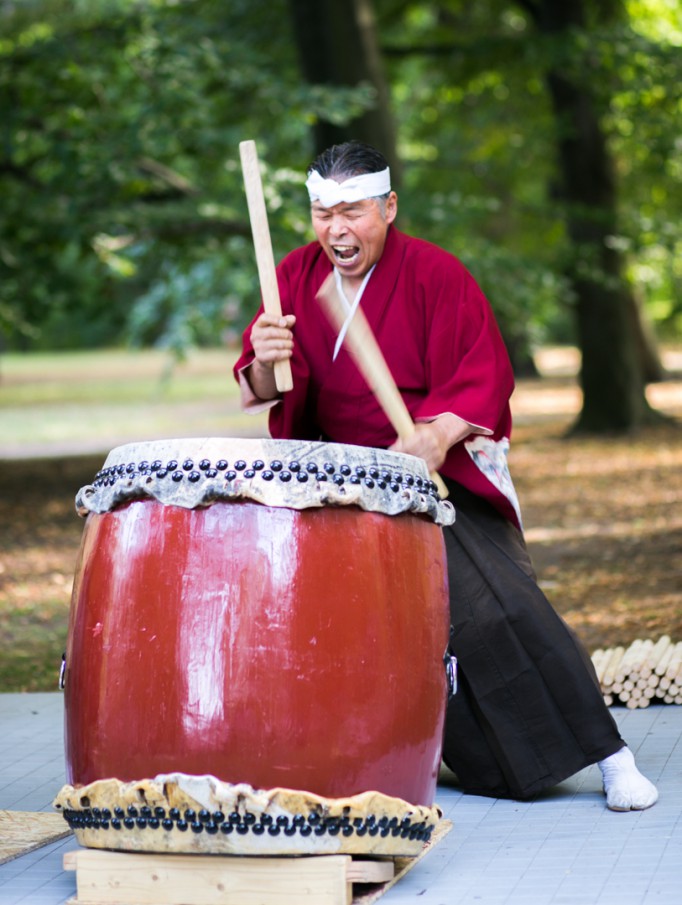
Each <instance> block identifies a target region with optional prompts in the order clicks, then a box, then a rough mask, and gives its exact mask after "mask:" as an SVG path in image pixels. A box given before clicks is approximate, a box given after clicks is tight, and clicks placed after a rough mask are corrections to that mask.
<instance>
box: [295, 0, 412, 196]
mask: <svg viewBox="0 0 682 905" xmlns="http://www.w3.org/2000/svg"><path fill="white" fill-rule="evenodd" d="M290 9H291V15H292V20H293V24H294V34H295V37H296V43H297V46H298V52H299V57H300V61H301V70H302V72H303V75H304V78H305V79H306V81H307V82H308V83H309V84H311V85H339V86H346V87H356V86H357V85H359V84H360V83H362V82H366V83H368V84H370V85H372V87H373V88H374V91H375V92H376V104H375V106H374V107H373V108H372V109H371V110H369V111H367V112H366V113H364V114H362V115H361V116H359V117H357V118H356V119H354V120H352V121H351V122H349V123H347V124H346V125H338V124H336V123H333V122H331V121H330V120H327V119H324V118H322V117H320V119H318V121H317V122H316V123H315V125H314V127H313V131H314V139H315V150H316V153H320V152H321V151H324V150H325V149H326V148H328V147H330V146H331V145H333V144H338V143H339V142H344V141H350V140H351V139H357V140H358V141H363V142H365V143H366V144H369V145H372V146H373V147H375V148H377V150H379V151H381V153H382V154H383V155H384V157H386V159H387V160H388V162H389V165H390V167H391V176H392V182H393V184H394V185H397V184H398V183H399V181H400V173H401V165H400V161H399V159H398V154H397V151H396V130H395V124H394V121H393V118H392V116H391V112H390V98H389V89H388V84H387V81H386V78H385V75H384V69H383V64H382V60H381V54H380V51H379V45H378V42H377V35H376V27H375V22H374V12H373V9H372V4H371V0H351V2H349V3H333V2H331V0H290Z"/></svg>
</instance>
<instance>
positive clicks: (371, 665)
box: [65, 441, 449, 806]
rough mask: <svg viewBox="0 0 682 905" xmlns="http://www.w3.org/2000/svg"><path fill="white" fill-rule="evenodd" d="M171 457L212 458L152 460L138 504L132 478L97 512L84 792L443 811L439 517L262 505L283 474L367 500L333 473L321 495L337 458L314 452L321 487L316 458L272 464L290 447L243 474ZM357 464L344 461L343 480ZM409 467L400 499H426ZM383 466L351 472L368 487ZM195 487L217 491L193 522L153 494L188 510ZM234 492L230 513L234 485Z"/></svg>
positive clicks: (87, 591)
mask: <svg viewBox="0 0 682 905" xmlns="http://www.w3.org/2000/svg"><path fill="white" fill-rule="evenodd" d="M168 442H169V443H170V442H171V441H168ZM172 442H174V443H176V444H180V443H183V442H184V443H185V444H186V443H188V442H195V443H199V444H203V446H201V453H200V454H203V458H199V456H198V455H197V454H196V453H195V454H194V455H192V456H191V457H190V458H189V459H187V458H186V459H185V462H184V466H183V462H182V458H181V457H179V456H178V455H177V449H175V448H174V449H172V450H171V452H170V453H169V452H168V451H167V450H163V451H161V452H160V453H159V454H158V456H157V457H156V459H154V451H152V453H151V454H149V455H145V457H144V460H143V461H140V459H139V455H140V454H138V457H137V461H135V462H133V463H128V464H129V465H130V464H133V465H134V466H135V469H133V471H130V469H129V470H128V472H126V473H125V474H126V477H125V478H124V484H126V482H127V484H126V486H129V487H130V488H131V492H130V493H129V494H127V495H126V493H124V492H122V491H121V490H120V486H121V483H120V481H119V488H118V489H116V490H115V500H114V501H113V504H111V503H112V501H111V500H110V502H109V504H107V506H108V508H106V510H105V511H94V509H95V508H96V507H91V508H90V509H89V512H88V515H87V522H86V526H85V531H84V535H83V542H82V546H81V553H80V558H79V562H78V565H77V571H76V580H75V584H74V592H73V601H72V609H71V617H70V627H69V637H68V644H67V654H66V673H65V695H66V698H65V708H66V761H67V771H68V777H69V782H70V783H72V784H74V785H77V786H80V785H86V784H89V783H91V782H94V781H95V780H100V779H104V778H107V777H115V778H117V779H119V780H122V781H133V780H138V779H140V778H142V777H153V776H155V775H156V774H162V773H169V772H172V771H179V772H182V773H186V774H192V775H205V774H211V775H213V776H215V777H217V778H218V779H220V780H224V781H226V782H229V783H248V784H250V785H251V786H253V787H254V788H261V789H266V788H275V787H287V788H290V789H303V790H307V791H310V792H312V793H315V794H317V795H322V796H331V797H341V796H349V795H354V794H357V793H360V792H364V791H367V790H377V791H379V792H382V793H385V794H387V795H390V796H395V797H398V798H402V799H404V800H406V801H408V802H411V803H414V804H424V805H427V806H430V805H431V804H432V802H433V797H434V793H435V786H436V779H437V775H438V768H439V764H440V752H441V736H442V730H443V720H444V714H445V703H446V694H447V689H446V676H445V669H444V665H443V655H444V652H445V649H446V646H447V640H448V626H449V617H448V604H447V578H446V570H445V554H444V547H443V540H442V532H441V529H440V527H439V525H438V524H436V523H435V522H434V520H433V518H432V517H430V516H429V514H428V513H427V512H415V511H404V512H401V513H400V514H385V513H384V512H382V511H368V510H366V509H363V508H360V504H359V503H358V502H352V503H351V504H350V505H337V504H335V503H334V502H333V499H332V498H329V500H328V503H325V504H324V505H320V503H319V497H317V496H315V499H314V501H313V502H312V504H311V505H310V506H303V507H300V508H296V507H294V506H293V505H291V501H290V505H279V504H277V505H271V504H269V503H267V502H265V503H264V502H261V501H255V499H254V498H253V497H256V498H258V499H261V498H262V494H261V491H260V490H258V489H256V490H255V491H254V492H253V493H252V492H249V493H247V492H246V484H247V483H248V482H250V485H249V486H250V487H260V486H261V485H255V484H254V482H255V481H256V480H260V481H262V482H263V485H265V484H267V483H268V482H270V483H271V484H272V485H273V486H275V485H276V486H277V487H279V486H280V485H281V484H282V483H284V482H282V481H281V480H280V478H279V475H280V474H281V473H282V472H284V473H285V474H288V475H289V478H287V479H286V481H287V482H289V483H292V482H295V483H293V484H292V488H293V490H292V488H289V489H288V490H287V492H293V491H295V494H299V491H301V488H303V485H304V484H305V483H308V484H311V482H312V483H313V484H314V485H315V487H316V488H318V489H319V484H318V483H316V480H317V478H320V483H324V484H328V485H329V487H326V486H325V487H323V492H324V493H325V494H332V496H333V493H336V492H337V491H338V490H340V489H343V486H346V489H347V493H348V494H349V495H350V496H351V499H353V497H352V487H351V485H350V482H343V483H342V484H341V485H339V484H334V483H333V481H331V480H329V478H330V477H331V476H332V475H331V472H330V471H329V469H327V480H325V481H322V480H321V476H322V475H323V474H325V472H324V471H322V470H321V469H322V467H323V465H322V463H323V462H325V461H326V460H327V459H329V458H330V455H329V450H328V447H329V446H330V445H327V448H326V449H325V451H324V452H322V453H320V448H321V446H324V445H322V444H314V447H315V453H316V455H315V457H316V460H317V461H316V462H315V463H313V464H314V465H315V468H316V469H318V471H316V472H313V469H312V468H310V469H307V466H306V463H305V455H304V454H303V453H302V451H301V446H305V444H297V445H296V449H295V450H293V451H291V455H293V454H295V455H296V457H297V458H296V459H294V460H292V461H289V459H291V455H290V456H289V457H287V456H286V451H285V453H283V452H282V449H281V447H282V444H281V443H278V448H277V449H276V450H275V451H274V453H276V458H273V449H272V448H269V447H268V446H267V444H268V443H270V444H274V443H275V442H276V441H221V442H222V443H223V444H225V443H229V442H231V443H233V444H234V443H239V444H242V446H243V445H244V444H246V446H247V447H248V448H247V450H246V453H244V452H243V450H242V449H241V447H240V450H241V451H240V452H239V453H238V454H239V455H240V458H239V459H235V455H236V454H235V452H234V450H230V453H231V454H230V455H224V456H222V457H221V453H220V451H216V450H215V449H213V448H211V449H210V450H209V453H210V455H211V457H210V458H207V457H206V449H205V446H206V443H207V442H209V441H172ZM210 442H211V443H212V444H214V445H215V444H219V442H220V441H210ZM249 443H254V444H255V443H258V447H257V449H255V450H254V449H252V448H251V447H250V446H249ZM309 445H311V446H312V445H313V444H309ZM139 446H144V447H149V446H153V444H140V445H139ZM264 446H265V449H264V450H263V447H264ZM120 449H121V450H124V453H123V454H121V455H119V456H118V458H119V459H120V462H114V465H113V466H112V465H109V466H106V467H105V469H103V472H101V473H100V476H98V480H99V485H100V489H96V490H93V488H85V490H88V491H91V493H90V498H92V497H93V495H94V496H96V495H97V494H100V495H101V493H104V492H105V490H106V487H107V485H109V484H113V483H114V482H113V481H109V477H110V472H109V473H108V472H107V468H109V469H111V468H112V467H114V468H115V469H116V470H119V469H120V465H121V463H124V462H126V461H127V460H128V459H129V458H130V455H131V454H130V452H129V451H128V448H127V447H122V448H120ZM136 449H137V447H136ZM339 449H341V452H340V453H339V452H338V450H339ZM349 449H351V450H352V449H354V448H348V447H346V448H344V447H335V450H336V454H337V456H338V457H339V458H340V459H343V460H344V461H343V462H342V463H341V464H346V462H345V460H346V459H347V458H348V450H349ZM144 452H145V453H149V450H148V449H145V450H144ZM374 452H375V451H370V450H363V451H362V453H363V454H364V455H365V456H366V455H367V454H369V453H374ZM379 452H380V451H379ZM114 453H118V451H114ZM114 453H112V456H114ZM247 454H248V458H247ZM311 455H312V453H311ZM381 455H383V456H384V458H385V457H386V456H387V455H390V454H387V453H381ZM393 455H395V454H393ZM261 456H262V458H261ZM110 458H111V457H110ZM114 458H116V457H114ZM400 458H401V459H406V460H409V464H410V466H411V467H412V469H414V468H415V463H416V462H417V460H413V459H412V458H411V457H406V456H405V457H400ZM199 461H201V463H202V465H200V466H197V465H196V464H195V463H198V462H199ZM107 462H109V460H107ZM159 462H161V465H158V464H157V463H159ZM177 462H179V463H180V464H179V465H178V464H177ZM190 462H191V466H190V465H188V463H190ZM207 463H208V464H207ZM223 463H227V464H225V465H223ZM233 463H235V465H236V469H234V468H232V467H231V466H232V465H233ZM105 464H106V463H105ZM326 464H329V463H326ZM391 464H392V465H393V466H394V467H393V469H392V471H391V472H390V477H391V478H396V477H400V478H401V481H400V482H399V483H400V486H401V490H400V491H391V490H390V487H388V486H387V487H385V488H384V490H385V492H388V493H389V494H393V496H394V497H395V496H397V495H398V494H399V493H402V490H409V491H410V493H412V490H413V486H412V485H409V486H408V485H407V484H406V483H405V482H406V479H405V478H403V473H402V472H400V473H398V474H397V473H396V470H395V462H393V461H392V462H391ZM168 465H170V466H173V465H175V466H176V470H175V471H173V469H172V467H171V468H168V467H167V466H168ZM254 465H255V468H254V467H252V466H254ZM270 465H272V466H273V468H270V467H269V466H270ZM153 466H156V468H155V469H154V467H153ZM246 466H249V467H246ZM301 466H303V468H301ZM334 467H335V468H336V467H337V466H336V465H335V466H334ZM338 467H340V466H338ZM371 467H372V466H371V464H370V465H369V466H367V465H362V466H357V465H351V466H350V468H351V469H360V472H361V473H362V472H365V475H364V476H363V477H362V481H363V482H364V481H366V480H367V476H366V472H367V471H368V469H369V468H371ZM348 468H349V466H348V465H346V468H345V469H344V471H346V472H347V470H348ZM146 470H147V471H148V473H147V474H145V471H146ZM202 470H203V472H204V473H208V474H207V475H206V474H202ZM254 472H255V474H254ZM140 473H141V478H140ZM159 473H161V474H160V476H159ZM214 473H215V474H214ZM301 473H304V474H308V475H309V476H311V477H310V478H309V480H308V481H307V482H304V481H301V480H299V478H298V477H297V475H299V474H301ZM355 473H356V472H355V471H351V474H355ZM131 474H132V478H130V477H128V476H129V475H131ZM196 474H199V476H200V477H199V478H196V479H195V480H196V483H201V482H204V483H205V484H206V485H207V487H208V490H207V491H205V492H204V493H203V497H202V500H201V502H200V504H199V505H197V506H192V507H188V505H187V499H186V498H184V497H183V498H182V499H178V501H177V503H173V502H169V501H168V499H167V498H163V494H161V492H159V493H158V494H152V493H150V491H149V489H148V488H149V484H150V483H152V482H147V481H146V478H147V477H151V478H152V479H153V481H156V482H160V483H163V486H164V487H168V488H170V490H168V491H164V493H169V494H170V493H171V491H172V490H173V486H172V482H173V481H174V480H175V481H176V483H178V484H182V482H184V485H183V486H189V484H190V483H191V482H190V479H189V476H190V475H196ZM102 475H104V477H102ZM173 475H179V477H176V478H174V477H173ZM269 475H272V477H269ZM345 477H346V478H347V477H348V474H346V476H345ZM117 480H118V479H117ZM370 480H371V479H370ZM218 481H221V482H223V483H222V484H219V485H218V484H216V485H215V486H214V485H213V484H212V483H211V482H218ZM240 481H241V482H242V485H240V483H239V482H240ZM164 482H165V483H164ZM378 482H379V483H381V478H379V479H378ZM96 483H97V481H96ZM375 483H376V481H375ZM393 483H395V482H393ZM299 484H300V485H301V486H300V487H299V486H298V485H299ZM227 485H229V486H230V488H231V489H230V492H229V494H228V495H227V496H225V494H224V493H223V495H222V498H220V494H219V493H218V492H217V491H216V487H219V488H224V487H225V486H227ZM364 486H365V485H364V483H363V487H364ZM424 486H426V484H424ZM140 487H142V488H146V491H145V492H144V493H143V492H141V491H140ZM303 489H304V490H305V489H306V488H303ZM373 489H375V488H370V490H373ZM332 491H333V493H332ZM106 492H107V493H108V492H109V491H106ZM177 492H178V494H180V491H177ZM82 493H83V491H81V494H82ZM316 493H317V490H316V491H315V494H316ZM315 494H314V495H315ZM171 495H172V494H171ZM427 495H428V494H427ZM126 496H127V497H128V498H126ZM421 496H422V503H423V501H424V500H423V498H424V494H421ZM392 498H393V497H392ZM413 498H415V497H414V494H413ZM116 500H118V502H116ZM299 502H300V500H299ZM431 503H432V500H431V497H429V500H428V506H427V508H433V506H432V505H431ZM435 505H436V506H437V507H442V506H443V504H442V503H440V502H436V504H435ZM99 508H100V509H102V508H103V507H102V506H99ZM422 508H424V507H423V506H422Z"/></svg>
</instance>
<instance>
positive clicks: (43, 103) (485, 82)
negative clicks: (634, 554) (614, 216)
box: [0, 0, 682, 354]
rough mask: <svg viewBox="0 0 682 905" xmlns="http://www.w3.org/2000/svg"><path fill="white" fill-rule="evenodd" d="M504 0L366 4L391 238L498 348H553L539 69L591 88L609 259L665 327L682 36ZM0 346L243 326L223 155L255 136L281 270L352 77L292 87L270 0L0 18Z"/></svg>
mask: <svg viewBox="0 0 682 905" xmlns="http://www.w3.org/2000/svg"><path fill="white" fill-rule="evenodd" d="M534 5H535V4H533V3H521V2H511V0H482V2H480V3H469V2H464V0H439V2H423V0H419V2H417V0H414V2H410V0H408V2H405V0H375V3H374V7H375V11H376V15H377V19H378V25H379V35H380V40H381V46H382V49H383V51H384V61H385V63H386V65H387V69H388V76H389V81H390V85H391V92H392V98H393V105H394V111H395V116H396V119H397V124H398V134H399V153H400V156H401V157H402V158H403V160H404V161H405V163H406V167H405V175H404V180H403V185H402V186H401V193H400V217H399V226H401V227H402V228H405V229H407V230H408V231H413V232H415V233H418V234H421V235H423V236H424V237H425V238H428V239H431V240H432V241H435V242H438V243H439V244H441V245H443V246H444V247H446V248H448V249H450V250H451V251H453V252H454V253H455V254H457V255H458V256H459V257H461V258H462V260H464V262H465V263H466V264H467V266H469V268H470V269H471V270H472V271H473V273H474V274H475V276H477V277H478V278H479V279H480V280H481V282H482V283H483V285H484V288H485V289H486V291H487V293H488V294H489V296H490V297H491V300H492V302H493V304H494V306H495V308H496V310H497V312H498V315H499V316H500V320H501V321H502V323H503V329H504V330H505V335H507V336H508V337H512V338H514V340H515V339H516V337H517V334H518V333H519V332H520V328H523V330H526V328H528V330H529V334H530V339H531V341H537V340H540V339H542V338H544V337H546V336H547V335H548V334H549V335H551V336H554V337H557V336H558V337H561V338H568V337H570V326H569V323H570V322H569V318H568V313H569V312H570V305H571V299H570V295H569V293H568V292H567V289H566V284H565V282H564V279H563V276H562V274H563V272H564V266H565V263H566V261H567V260H569V258H570V257H571V256H572V255H573V254H574V251H575V250H574V249H573V248H572V247H571V243H570V241H569V238H568V237H567V235H566V232H565V227H564V223H565V216H564V214H565V212H564V210H563V209H562V207H561V204H560V203H559V201H558V200H557V198H558V196H557V193H556V192H555V191H554V190H553V187H554V186H555V184H556V180H557V168H556V142H557V135H558V131H557V130H559V131H560V130H561V129H565V128H568V124H565V123H561V122H559V123H557V122H556V120H555V117H554V114H553V111H552V110H551V108H550V104H549V100H548V95H547V91H546V83H545V76H546V73H547V70H548V69H549V68H551V69H554V70H556V71H559V72H561V73H563V74H564V75H566V76H570V77H571V79H573V80H574V81H575V82H576V83H577V84H583V85H585V86H587V87H588V88H589V89H590V91H591V92H592V94H593V96H594V97H595V100H596V102H597V103H598V104H599V105H600V110H601V114H602V123H603V126H604V128H605V129H606V130H607V133H608V136H609V142H610V144H609V149H610V152H611V153H612V155H613V159H614V161H615V165H616V177H617V182H618V187H619V196H618V197H619V211H618V214H619V222H618V224H617V228H615V229H614V235H613V236H612V238H611V239H610V240H609V241H610V242H612V244H613V247H617V248H619V249H621V250H623V251H624V252H625V253H626V254H627V256H628V261H629V273H630V275H631V277H632V279H633V280H634V281H636V283H637V285H638V287H639V291H640V292H641V295H642V297H643V299H644V300H645V302H646V305H647V308H648V311H649V313H650V315H651V316H652V317H653V318H654V319H655V320H656V322H657V323H658V324H659V325H660V328H661V330H665V331H667V332H669V333H673V332H674V331H675V330H680V329H682V301H681V300H680V299H681V295H682V294H681V293H680V286H681V284H682V272H681V271H680V267H681V265H680V261H682V254H681V253H680V252H681V251H682V236H681V233H680V222H681V218H680V213H681V208H682V196H681V194H680V189H679V186H680V185H682V178H681V177H682V147H681V146H680V140H679V136H680V134H682V106H681V102H680V97H679V87H678V86H679V84H680V83H681V82H682V62H681V59H682V55H680V52H679V50H680V43H681V42H682V33H681V30H680V25H679V9H678V5H677V3H676V2H675V0H628V2H627V3H620V2H614V3H600V2H597V0H591V2H589V3H586V5H587V7H588V17H587V26H586V27H585V28H584V29H578V28H575V29H573V30H572V31H571V32H570V33H569V35H568V36H565V35H564V36H562V38H561V40H556V39H551V38H548V37H546V36H545V37H542V36H540V35H539V33H538V31H537V29H536V28H535V26H534V23H533V20H532V18H531V16H530V14H529V12H528V9H530V8H531V7H533V6H534ZM0 35H1V37H0V122H1V123H2V126H1V130H2V132H1V134H2V143H1V144H0V197H1V198H2V205H1V206H0V335H2V336H4V340H5V343H6V344H7V345H9V347H10V348H15V349H21V348H36V349H56V348H68V347H91V346H98V345H103V344H112V343H116V342H120V341H121V340H123V339H129V340H130V341H132V342H133V343H135V344H138V345H144V344H159V345H161V346H164V347H166V348H170V349H173V350H174V351H175V352H176V353H178V354H182V351H183V350H184V349H186V348H187V347H188V345H190V344H200V345H201V344H203V345H206V344H211V343H215V342H218V341H219V340H220V338H221V337H224V336H225V335H227V336H233V335H234V334H235V332H238V331H239V330H240V329H241V327H242V326H243V324H244V323H245V321H246V319H247V318H248V316H249V314H250V312H251V311H252V310H253V309H254V307H255V304H256V299H257V296H258V281H257V274H256V268H255V259H254V254H253V248H252V244H251V235H250V228H249V224H248V215H247V211H246V202H245V198H244V191H243V184H242V176H241V169H240V165H239V154H238V145H239V142H240V141H242V140H244V139H246V138H255V139H256V141H257V143H258V147H259V152H260V156H261V163H262V166H263V170H264V175H265V179H264V183H265V189H266V196H267V201H268V208H269V214H270V227H271V232H272V237H273V245H274V249H275V255H276V257H278V258H279V257H281V256H282V255H283V254H284V253H285V252H286V251H287V250H289V249H290V248H291V247H292V246H294V245H296V244H300V242H301V241H303V240H306V239H307V238H309V237H310V231H309V224H308V218H307V204H306V199H305V194H304V191H303V189H302V182H303V171H304V169H305V167H306V165H307V163H308V162H309V160H310V158H311V157H312V155H313V149H312V140H311V126H312V125H313V124H314V123H315V122H316V121H317V120H318V118H320V117H325V118H327V119H330V120H332V121H333V122H336V123H345V122H348V121H350V120H352V119H353V117H355V116H356V115H357V114H358V113H359V112H361V111H363V110H366V109H370V108H371V107H372V104H373V103H374V96H375V95H374V92H373V89H372V88H371V87H370V86H368V85H364V84H363V85H358V86H357V87H356V88H353V89H348V88H338V87H336V86H330V85H313V86H309V85H307V84H305V83H304V81H303V79H302V76H301V73H300V66H299V61H298V59H297V56H296V53H295V49H294V40H293V35H292V33H291V26H290V10H289V4H288V3H287V2H286V0H249V2H247V0H231V2H230V3H224V2H221V0H201V2H199V0H78V2H66V0H33V2H24V3H16V4H8V5H6V7H5V8H3V9H0Z"/></svg>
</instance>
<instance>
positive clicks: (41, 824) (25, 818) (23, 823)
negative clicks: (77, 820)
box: [0, 811, 71, 864]
mask: <svg viewBox="0 0 682 905" xmlns="http://www.w3.org/2000/svg"><path fill="white" fill-rule="evenodd" d="M70 834H71V830H70V829H69V826H68V824H67V823H66V821H65V820H64V818H63V817H62V815H61V814H43V813H39V812H37V811H0V864H4V863H5V861H11V860H12V859H13V858H18V857H19V856H20V855H26V854H27V853H28V852H32V851H34V850H35V849H37V848H40V847H41V846H42V845H47V844H48V843H49V842H56V841H57V840H58V839H63V838H64V837H65V836H69V835H70Z"/></svg>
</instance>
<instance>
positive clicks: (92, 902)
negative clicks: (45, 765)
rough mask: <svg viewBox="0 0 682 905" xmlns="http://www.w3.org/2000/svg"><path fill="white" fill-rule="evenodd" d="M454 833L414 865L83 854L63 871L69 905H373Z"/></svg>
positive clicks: (337, 858) (402, 861)
mask: <svg viewBox="0 0 682 905" xmlns="http://www.w3.org/2000/svg"><path fill="white" fill-rule="evenodd" d="M451 829H452V823H451V821H449V820H441V821H440V823H439V824H438V826H437V827H436V830H435V832H434V833H433V835H432V837H431V840H430V842H428V843H427V844H426V845H425V846H424V847H423V849H422V851H421V852H420V854H419V855H417V856H416V857H414V858H398V857H396V858H382V859H377V858H351V857H350V856H349V855H314V856H306V857H300V858H256V857H252V858H249V857H237V856H225V855H223V856H221V855H154V854H151V853H145V854H133V853H128V852H110V851H101V850H98V849H79V850H78V851H72V852H65V854H64V869H65V870H75V871H76V872H77V873H76V885H77V891H78V895H77V898H74V899H71V900H70V901H69V905H306V903H310V905H372V903H374V902H376V901H377V900H378V899H379V898H381V896H382V895H383V894H384V893H385V892H387V891H388V890H389V889H390V888H391V887H392V886H394V885H395V884H396V883H397V882H398V881H399V880H400V879H401V878H402V877H404V876H405V874H406V873H407V872H408V871H409V870H411V869H412V868H413V867H414V866H415V865H416V864H418V863H419V861H421V859H422V858H423V857H424V856H425V855H427V854H428V853H429V852H430V851H431V849H433V847H434V846H435V845H437V844H438V843H439V842H441V841H442V840H443V839H444V838H445V836H446V835H447V834H448V833H449V832H450V830H451ZM352 884H356V889H355V890H353V886H352Z"/></svg>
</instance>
